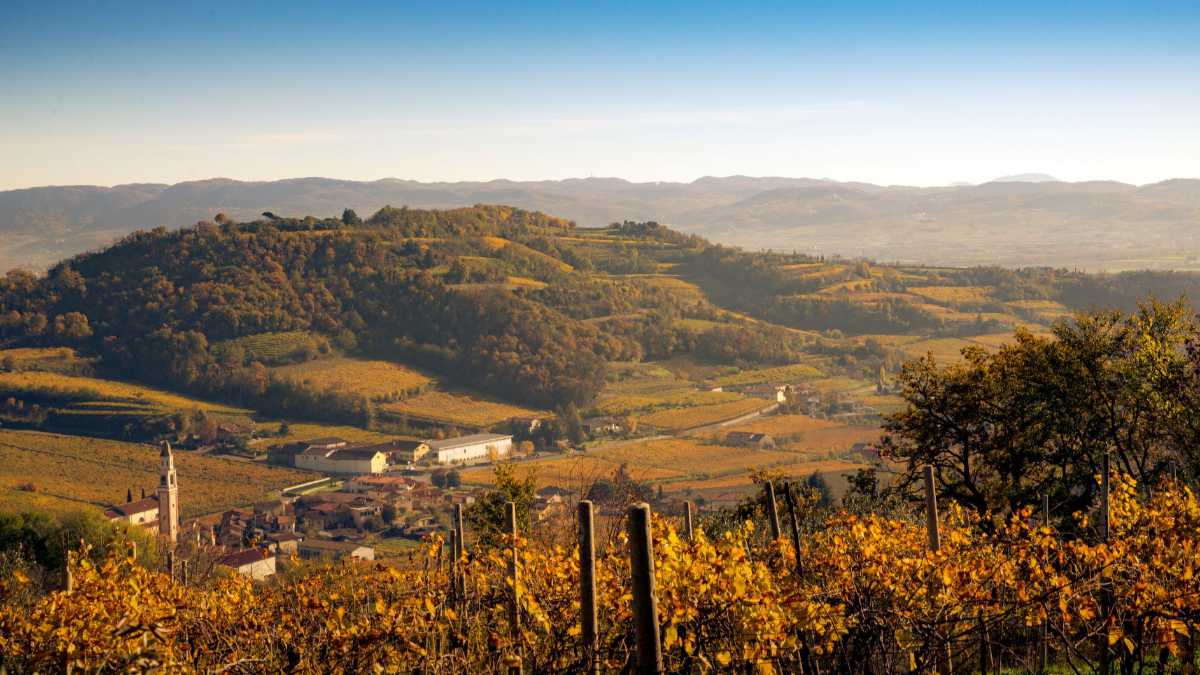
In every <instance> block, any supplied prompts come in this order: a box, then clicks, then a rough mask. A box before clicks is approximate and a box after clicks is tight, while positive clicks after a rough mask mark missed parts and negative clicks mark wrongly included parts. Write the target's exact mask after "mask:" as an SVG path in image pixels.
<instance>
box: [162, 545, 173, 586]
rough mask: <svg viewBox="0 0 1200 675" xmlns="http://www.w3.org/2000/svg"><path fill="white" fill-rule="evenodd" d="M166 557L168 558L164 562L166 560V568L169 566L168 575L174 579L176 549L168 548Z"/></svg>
mask: <svg viewBox="0 0 1200 675" xmlns="http://www.w3.org/2000/svg"><path fill="white" fill-rule="evenodd" d="M165 558H166V560H165V561H164V562H165V564H166V568H167V576H169V577H171V580H172V581H174V579H175V551H171V550H168V551H167V555H166V556H165Z"/></svg>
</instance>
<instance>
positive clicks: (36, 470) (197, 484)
mask: <svg viewBox="0 0 1200 675" xmlns="http://www.w3.org/2000/svg"><path fill="white" fill-rule="evenodd" d="M175 464H176V467H177V469H178V471H179V494H180V503H181V507H182V511H183V515H184V516H188V517H192V516H198V515H202V514H206V513H212V512H215V511H220V510H223V509H227V508H230V507H233V506H238V505H245V504H250V503H253V502H255V501H262V500H264V499H266V498H268V496H269V495H270V494H271V493H272V492H273V491H276V490H278V489H280V488H283V487H287V486H288V485H294V484H296V483H302V482H304V481H307V480H312V479H313V478H315V477H316V475H315V474H311V473H308V472H306V471H298V470H296V469H289V468H284V467H277V466H269V465H266V464H257V463H252V462H243V461H236V460H232V459H222V458H219V457H208V456H204V455H195V454H192V453H190V452H186V451H178V452H176V453H175ZM158 470H159V459H158V448H157V447H155V446H152V445H143V444H138V443H124V442H121V441H110V440H101V439H96V438H87V437H82V436H65V435H61V434H51V433H45V432H40V431H16V430H0V509H4V510H20V509H26V508H48V509H51V510H55V511H66V510H73V509H78V508H81V507H97V508H103V507H106V506H109V505H112V504H115V503H121V502H124V501H125V491H126V490H127V489H129V488H133V493H134V498H135V499H136V498H137V497H139V496H140V488H142V487H144V488H146V491H147V493H148V494H149V493H151V492H152V491H153V489H154V487H155V486H157V485H158ZM26 483H32V484H33V486H34V488H35V491H33V492H29V491H26V490H22V489H20V488H19V487H18V486H20V485H23V484H26Z"/></svg>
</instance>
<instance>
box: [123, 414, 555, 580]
mask: <svg viewBox="0 0 1200 675" xmlns="http://www.w3.org/2000/svg"><path fill="white" fill-rule="evenodd" d="M512 454H513V437H512V436H511V435H509V434H496V433H478V434H471V435H467V436H460V437H455V438H448V439H443V440H429V441H423V440H415V439H396V440H391V441H387V442H384V443H374V444H350V443H348V442H347V441H345V440H343V439H340V438H332V437H330V438H315V439H311V440H305V441H296V442H292V443H286V444H281V445H276V446H272V447H271V448H270V450H269V452H268V456H269V461H270V462H272V463H275V464H279V465H286V466H292V467H296V468H301V469H307V470H310V471H313V472H316V473H322V474H326V475H325V477H323V478H319V479H316V480H313V481H310V482H307V483H302V484H300V485H295V486H291V487H288V488H285V489H283V490H282V491H281V493H280V495H279V497H278V498H277V499H273V500H269V501H264V502H259V503H255V504H252V505H248V506H245V507H239V508H233V509H229V510H226V511H223V512H221V513H215V514H209V515H205V516H201V517H198V518H195V519H191V520H187V521H181V520H180V515H179V514H180V501H181V499H184V498H186V487H185V488H184V489H183V492H182V493H181V490H180V486H179V485H178V482H177V474H176V470H175V450H173V449H172V447H171V445H170V443H168V442H166V441H164V442H163V443H162V444H161V451H160V458H161V474H160V480H159V485H158V487H157V488H156V489H155V491H154V493H153V494H151V495H146V493H145V491H144V490H143V491H142V493H141V497H140V499H137V500H134V498H133V489H132V488H130V490H129V491H128V493H127V500H126V503H123V504H117V505H113V506H111V507H110V508H109V509H107V510H106V512H105V515H106V516H107V517H108V518H109V520H110V521H114V522H122V523H127V524H129V525H131V526H134V527H140V528H143V529H145V530H146V531H148V532H151V533H154V534H157V535H159V540H160V541H161V542H162V543H163V545H164V546H165V547H166V549H167V550H168V551H170V557H171V558H172V560H173V561H172V564H173V565H174V564H175V562H174V561H178V562H179V563H181V564H188V563H192V564H196V563H199V565H200V566H201V567H197V568H193V572H201V570H202V569H207V570H209V571H211V570H214V569H220V568H224V569H226V570H231V571H234V572H237V573H241V574H245V575H247V576H249V577H251V578H254V579H264V578H266V577H269V576H271V575H273V574H275V573H276V572H277V571H279V570H280V569H281V568H282V567H283V566H286V565H288V564H291V561H294V560H327V561H338V560H344V559H349V560H359V561H373V560H375V559H376V549H375V546H373V545H372V543H371V542H376V541H386V542H392V543H393V544H394V543H395V542H397V541H401V542H413V543H414V544H415V542H418V541H420V540H421V539H422V538H423V537H425V536H426V535H428V534H430V533H432V532H434V531H436V530H437V529H439V528H445V527H447V526H448V524H449V520H450V514H451V513H452V512H453V510H454V508H455V507H456V506H457V507H459V508H464V507H466V506H468V505H470V504H472V503H474V501H475V499H476V496H477V493H478V491H479V490H478V489H467V488H463V487H461V485H460V478H459V475H458V471H457V467H462V466H469V465H472V464H480V463H487V462H496V461H500V460H504V459H507V458H509V457H511V455H512ZM418 465H420V467H421V468H420V469H418V468H417V467H418ZM543 493H544V494H543ZM181 494H182V496H181ZM563 509H565V505H564V504H563V502H562V496H561V491H558V490H554V489H547V490H543V491H541V492H540V493H539V495H538V498H537V501H536V503H535V504H534V505H533V514H534V515H535V517H545V516H547V515H549V514H551V513H553V512H555V511H556V510H563ZM393 548H394V546H393ZM185 561H186V562H185ZM205 565H207V567H206V568H203V566H205Z"/></svg>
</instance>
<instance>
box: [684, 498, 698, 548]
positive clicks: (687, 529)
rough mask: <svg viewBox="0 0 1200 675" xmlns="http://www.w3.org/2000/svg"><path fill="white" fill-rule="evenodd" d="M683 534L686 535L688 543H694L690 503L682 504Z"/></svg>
mask: <svg viewBox="0 0 1200 675" xmlns="http://www.w3.org/2000/svg"><path fill="white" fill-rule="evenodd" d="M683 533H684V534H685V535H687V540H688V541H694V540H695V538H696V533H695V531H694V530H693V529H692V503H691V502H690V501H687V502H684V503H683Z"/></svg>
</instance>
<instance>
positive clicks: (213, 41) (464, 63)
mask: <svg viewBox="0 0 1200 675" xmlns="http://www.w3.org/2000/svg"><path fill="white" fill-rule="evenodd" d="M1198 38H1200V4H1198V3H1196V2H1195V1H1194V0H1190V1H1188V2H1106V1H1104V0H1096V1H1093V2H1086V3H1084V2H1078V3H1074V2H1070V3H1067V2H1063V3H1058V2H1055V3H1046V2H1042V1H1036V2H1035V1H1027V0H1012V1H1009V2H1003V3H1001V2H994V3H964V2H926V3H919V4H918V3H905V2H846V3H834V2H827V3H803V2H788V3H771V4H759V3H745V4H743V3H732V2H719V3H708V2H700V1H691V2H662V3H640V2H628V3H605V4H578V3H558V2H545V1H543V0H531V1H530V2H525V3H521V4H513V5H511V6H506V5H502V4H500V3H460V2H437V3H432V2H422V3H392V2H380V3H354V4H351V3H307V2H286V3H257V2H240V3H221V2H209V3H202V4H201V3H196V4H195V5H191V6H188V5H185V4H184V3H159V2H147V3H138V2H114V3H107V2H65V3H64V2H54V1H43V2H23V1H19V0H18V1H14V0H9V1H8V2H4V3H0V92H3V93H2V95H0V155H2V156H3V158H4V159H3V161H2V162H0V189H11V188H19V187H29V186H35V185H67V184H100V185H113V184H118V183H129V182H167V183H172V182H177V181H182V180H194V179H200V178H208V177H214V176H223V177H230V178H238V179H246V180H270V179H278V178H288V177H297V176H327V177H333V178H346V179H357V180H371V179H377V178H383V177H398V178H410V179H416V180H424V181H430V180H486V179H492V178H510V179H516V180H531V179H556V178H567V177H586V176H619V177H622V178H627V179H630V180H637V181H653V180H692V179H695V178H697V177H700V176H704V175H730V174H748V175H781V176H808V177H814V178H834V179H838V180H863V181H870V182H875V183H885V184H911V185H936V184H947V183H951V182H956V181H969V182H980V181H984V180H988V179H990V178H994V177H996V176H1000V175H1006V174H1012V173H1022V172H1044V173H1050V174H1053V175H1054V176H1056V177H1058V178H1061V179H1064V180H1089V179H1101V178H1111V179H1117V180H1122V181H1127V182H1132V183H1147V182H1154V181H1158V180H1162V179H1166V178H1172V177H1200V39H1198Z"/></svg>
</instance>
